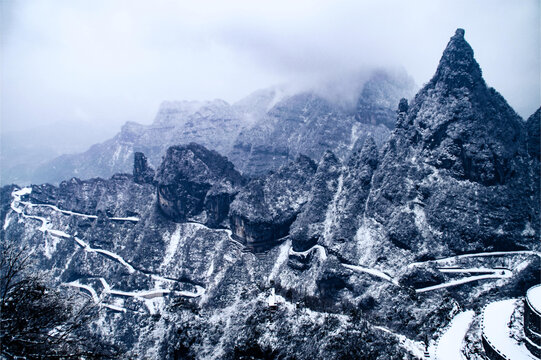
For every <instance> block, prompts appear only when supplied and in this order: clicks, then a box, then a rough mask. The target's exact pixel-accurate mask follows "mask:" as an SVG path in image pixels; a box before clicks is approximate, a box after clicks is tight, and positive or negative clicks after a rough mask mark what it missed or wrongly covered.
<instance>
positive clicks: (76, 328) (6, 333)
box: [0, 242, 119, 359]
mask: <svg viewBox="0 0 541 360" xmlns="http://www.w3.org/2000/svg"><path fill="white" fill-rule="evenodd" d="M98 309H99V308H98V307H96V306H95V305H93V304H90V303H89V302H85V303H83V304H81V303H76V302H75V301H73V299H66V298H64V297H62V296H61V294H60V293H59V291H58V290H52V289H51V288H49V287H48V286H47V285H46V283H45V279H43V278H40V277H39V275H37V274H35V273H33V272H31V271H30V267H29V255H28V252H27V251H26V250H25V249H20V248H18V247H16V246H15V245H14V244H13V243H12V242H2V243H0V357H2V358H7V359H14V358H26V359H69V358H77V359H79V358H81V357H84V358H116V357H118V356H119V351H118V350H117V349H115V348H114V347H112V346H111V345H109V344H107V343H105V342H104V341H103V340H102V339H100V338H99V337H98V336H96V335H95V334H92V333H91V332H90V331H89V330H88V328H87V327H86V325H87V324H88V321H89V320H90V319H92V317H93V316H94V315H95V314H96V313H97V311H98Z"/></svg>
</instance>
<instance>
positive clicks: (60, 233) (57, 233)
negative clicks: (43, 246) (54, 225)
mask: <svg viewBox="0 0 541 360" xmlns="http://www.w3.org/2000/svg"><path fill="white" fill-rule="evenodd" d="M47 232H48V233H49V234H51V235H53V236H56V237H60V238H67V239H69V238H71V235H68V234H66V233H65V232H63V231H60V230H54V229H47Z"/></svg>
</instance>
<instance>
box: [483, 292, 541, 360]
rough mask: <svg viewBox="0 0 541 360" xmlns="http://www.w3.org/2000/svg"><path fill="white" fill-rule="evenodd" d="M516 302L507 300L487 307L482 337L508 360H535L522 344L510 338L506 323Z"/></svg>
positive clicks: (515, 300)
mask: <svg viewBox="0 0 541 360" xmlns="http://www.w3.org/2000/svg"><path fill="white" fill-rule="evenodd" d="M518 301H520V300H517V299H509V300H502V301H496V302H493V303H490V304H489V305H487V306H486V307H485V309H484V311H483V336H484V338H485V339H486V340H487V342H488V343H489V344H491V346H492V347H493V348H495V349H497V350H498V352H500V353H501V354H503V355H504V356H505V357H507V358H508V359H536V357H535V356H533V355H532V354H531V353H530V351H529V350H528V349H527V348H526V346H525V345H524V344H519V343H518V342H516V340H515V339H513V338H512V337H510V333H509V331H510V329H509V326H508V323H509V322H510V320H511V315H512V314H513V311H515V307H516V306H517V302H518Z"/></svg>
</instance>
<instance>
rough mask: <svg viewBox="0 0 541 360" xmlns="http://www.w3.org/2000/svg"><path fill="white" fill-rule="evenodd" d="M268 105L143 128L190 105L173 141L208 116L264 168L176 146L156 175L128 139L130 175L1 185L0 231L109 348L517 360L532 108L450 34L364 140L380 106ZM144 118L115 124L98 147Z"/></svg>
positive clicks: (530, 235) (531, 192) (156, 354)
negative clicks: (413, 91)
mask: <svg viewBox="0 0 541 360" xmlns="http://www.w3.org/2000/svg"><path fill="white" fill-rule="evenodd" d="M263 95H264V96H263ZM262 98H265V99H267V100H264V101H263V100H261V101H259V100H258V99H262ZM273 99H274V98H273V96H271V95H269V94H268V93H265V92H264V93H262V96H261V97H260V96H259V95H257V96H255V97H254V98H252V100H250V101H247V103H249V105H248V106H247V107H248V108H252V109H253V108H254V105H253V104H254V103H259V104H260V105H261V109H263V108H268V110H261V113H262V114H264V115H263V116H264V119H265V120H260V119H256V120H254V121H253V122H252V127H251V128H250V129H249V130H247V129H245V128H242V127H237V126H235V125H234V124H235V121H234V120H233V119H231V121H226V120H224V119H225V118H227V117H228V116H226V115H224V114H229V113H228V111H229V110H227V109H229V107H228V106H226V105H224V104H223V103H222V102H212V104H206V105H201V104H194V103H175V104H168V105H164V107H163V108H162V110H161V114H162V115H160V117H159V121H156V122H155V124H154V125H153V126H155V128H156V129H161V128H162V127H167V126H171V127H172V128H171V129H176V126H177V125H175V124H180V123H182V124H186V123H187V122H189V120H186V115H185V114H186V113H192V112H193V111H194V110H193V109H194V108H197V109H199V110H197V112H198V115H193V116H194V117H193V119H203V118H206V119H209V121H208V122H205V121H202V123H201V124H199V125H197V124H196V123H195V122H194V123H193V127H197V129H198V131H196V132H194V133H193V134H192V135H190V136H199V135H200V134H202V133H204V131H205V130H204V127H205V126H207V125H208V124H210V123H213V122H214V121H219V122H220V123H221V125H222V126H223V127H226V126H230V129H232V130H231V131H232V132H233V133H235V134H238V137H237V138H235V139H234V140H233V141H231V142H230V143H229V144H230V146H232V149H236V151H237V154H239V155H238V158H242V156H241V155H240V154H241V152H244V154H249V157H248V159H250V160H249V161H248V162H247V164H248V165H245V166H246V167H245V171H246V172H247V171H248V170H246V169H252V170H250V171H252V172H253V173H258V172H259V171H262V169H263V163H264V162H266V161H268V159H271V158H273V159H275V160H276V161H275V162H273V163H271V165H272V166H273V167H278V168H277V170H275V171H271V172H268V173H266V175H265V176H260V177H252V178H246V177H244V176H243V175H241V173H240V172H239V171H237V170H236V169H235V167H234V165H235V162H234V161H232V162H230V161H229V160H228V159H227V158H226V157H224V156H222V155H220V154H219V153H218V152H216V151H213V150H209V149H207V148H206V147H205V146H204V144H203V145H201V144H199V145H198V144H187V145H181V146H173V147H169V148H168V150H166V156H165V157H164V159H163V161H162V162H161V163H160V164H159V167H157V170H156V171H155V170H154V168H153V166H151V165H150V164H149V163H148V162H147V159H146V157H145V156H144V155H143V154H142V153H137V154H136V155H134V156H133V159H134V160H132V162H133V176H132V175H127V174H117V175H114V176H113V177H111V178H110V179H109V180H103V179H91V180H79V179H76V178H74V179H71V180H65V181H63V182H61V183H60V184H59V185H58V186H53V185H48V184H45V185H34V186H32V187H27V188H19V187H17V186H6V187H3V188H2V189H1V194H0V198H1V208H2V217H1V221H2V224H3V226H2V230H1V232H0V235H1V237H2V238H1V240H2V243H8V242H15V243H17V244H18V245H19V246H27V247H28V249H31V252H30V257H31V259H32V260H33V263H32V269H33V270H34V271H36V272H41V273H42V274H43V275H44V276H46V277H47V278H48V279H49V285H50V286H51V287H55V288H58V289H61V291H62V292H64V293H66V294H74V295H75V296H80V297H87V298H88V299H89V301H91V302H92V303H95V304H96V306H97V307H99V308H100V309H101V310H100V312H99V317H98V318H97V319H95V320H94V321H93V322H92V323H91V324H90V325H89V326H90V328H91V329H92V331H94V332H95V333H96V334H98V335H101V336H103V337H107V338H109V339H112V340H113V341H114V342H115V345H117V346H118V347H119V348H120V349H122V351H123V356H124V357H126V358H129V357H133V358H141V359H142V358H164V359H193V358H197V359H254V358H256V359H260V358H262V359H274V358H284V359H309V358H322V359H351V358H359V359H423V358H424V359H426V358H430V359H442V358H452V359H460V358H461V357H463V358H467V359H479V360H480V359H485V358H486V357H487V356H488V357H489V358H491V359H492V358H494V359H496V358H497V356H500V355H501V354H503V356H504V358H505V356H506V357H507V358H511V359H512V358H513V356H514V354H521V356H526V357H525V358H529V356H530V355H531V358H532V359H535V357H534V355H532V353H531V352H530V350H529V349H530V348H535V346H537V344H536V343H535V338H534V337H533V335H532V332H531V331H530V330H531V329H534V328H535V326H534V325H531V324H530V323H531V321H529V319H530V318H528V319H525V317H524V315H523V313H524V311H525V310H524V309H526V310H527V311H529V310H528V309H529V308H528V307H527V306H525V305H524V302H523V301H521V299H523V297H524V295H525V294H526V291H527V290H528V289H529V288H530V287H532V286H533V285H536V284H539V282H540V278H539V274H540V258H541V252H540V251H541V244H540V243H539V237H540V231H541V229H540V216H539V168H540V165H539V164H540V162H539V137H538V133H536V131H538V130H539V128H538V125H539V114H540V111H537V112H536V114H534V115H533V116H532V117H531V118H530V119H529V120H528V121H527V122H526V123H525V122H523V121H522V119H520V118H519V117H518V116H517V115H516V113H515V112H514V111H513V110H512V109H511V108H510V107H509V105H507V103H506V102H505V100H504V99H503V97H501V95H499V94H498V93H497V92H496V91H495V90H494V89H492V88H489V87H487V85H486V83H485V82H484V80H483V78H482V76H481V69H480V67H479V65H478V64H477V62H476V61H475V59H474V56H473V50H472V49H471V47H470V46H469V44H468V43H467V42H466V40H465V38H464V31H463V30H461V29H458V30H457V32H456V34H455V35H454V36H453V37H452V38H451V40H450V42H449V43H448V45H447V47H446V49H445V51H444V53H443V56H442V58H441V61H440V64H439V66H438V68H437V70H436V73H435V75H434V77H433V78H432V80H430V81H429V82H428V83H427V84H426V85H425V86H424V87H423V88H422V89H421V90H420V91H419V92H418V94H417V95H416V96H415V98H414V99H413V100H412V101H411V102H409V103H408V101H407V100H406V99H402V100H401V101H400V102H399V103H397V107H398V111H396V112H395V118H396V123H395V124H396V126H395V127H394V130H392V133H391V134H390V136H389V138H388V139H387V140H386V141H385V142H384V145H383V147H382V148H381V149H378V146H377V144H378V141H383V139H382V138H380V139H379V140H378V138H377V132H376V131H375V130H374V129H376V128H378V127H381V126H386V125H384V124H383V123H384V121H383V120H381V119H382V118H380V117H379V116H380V115H374V117H373V118H371V117H368V118H363V117H362V116H361V112H357V110H356V111H355V113H348V115H347V116H345V117H343V116H342V115H344V114H346V113H345V112H342V113H338V112H337V111H338V110H336V109H337V108H336V107H334V106H333V105H332V104H331V103H329V101H328V100H325V99H324V98H322V97H318V96H316V95H314V94H297V95H294V96H290V97H286V98H284V99H282V100H279V101H277V102H276V103H275V104H273V101H274V100H273ZM245 104H246V103H245ZM359 104H360V105H359V106H358V108H361V107H363V106H366V103H363V104H361V102H359ZM377 104H379V105H381V104H384V103H382V102H379V101H378V102H374V103H373V106H374V107H377V106H379V105H377ZM167 109H173V110H167ZM209 109H212V110H209ZM218 109H221V110H218ZM383 109H384V107H382V108H379V110H381V111H379V110H378V112H373V114H384V113H385V111H384V110H383ZM341 111H342V110H341ZM343 111H345V110H343ZM180 113H182V114H184V115H179V116H178V117H177V116H176V114H180ZM217 113H220V116H217V115H216V114H217ZM204 114H206V115H204ZM324 115H325V116H324ZM205 116H206V117H205ZM382 116H383V115H382ZM189 117H190V116H188V118H189ZM360 119H361V120H362V119H364V120H362V121H361V120H360ZM260 121H262V122H260ZM350 121H351V123H350ZM267 123H268V124H269V125H268V127H267V128H266V127H265V124H267ZM334 123H336V124H335V125H336V126H335V127H333V126H332V124H334ZM204 124H207V125H204ZM347 124H351V128H349V133H348V130H347V129H348V126H349V125H347ZM536 124H537V125H536ZM364 125H366V126H371V127H363V126H364ZM182 126H183V127H182V128H183V129H186V128H187V127H186V125H182ZM355 127H357V128H358V129H362V132H363V134H364V135H362V136H361V135H359V137H358V138H357V137H352V129H353V128H355ZM150 129H152V127H141V126H140V125H134V124H130V125H127V126H126V128H125V129H124V130H123V132H122V133H121V134H119V135H118V136H117V137H116V138H115V140H114V142H113V141H111V143H110V144H114V143H116V142H118V143H120V139H121V138H124V139H127V140H126V143H127V144H129V145H126V148H129V147H130V146H133V144H135V143H136V141H134V140H133V139H137V138H138V137H141V138H144V137H147V136H150V135H149V134H150ZM208 129H211V126H208ZM367 129H371V130H370V133H371V134H372V136H368V133H369V131H368V130H367ZM159 131H161V130H159ZM159 131H158V132H159ZM171 131H172V130H171ZM294 131H297V132H296V133H295V134H292V133H293V132H294ZM388 131H390V130H388ZM211 132H212V130H209V132H208V133H209V134H210V133H211ZM128 133H132V134H135V135H134V136H133V137H126V136H127V134H128ZM262 134H268V136H272V137H270V138H268V139H267V137H265V136H263V135H262ZM299 134H303V135H302V136H301V137H299ZM310 134H312V139H318V140H313V141H316V142H324V143H323V144H324V146H321V144H320V146H319V147H317V149H316V148H315V147H312V145H313V144H314V143H312V145H310V144H309V139H307V138H308V137H309V135H310ZM339 134H343V135H339ZM340 136H343V137H342V138H341V139H346V138H347V139H349V140H348V141H349V142H345V140H343V141H342V142H340V141H337V140H336V139H340ZM365 138H366V139H365ZM201 139H202V141H203V138H201ZM240 139H244V140H242V141H243V142H242V144H244V145H243V146H240V145H239V142H240V141H241V140H240ZM254 139H259V140H261V142H260V143H259V144H263V143H265V144H266V145H265V147H264V148H263V149H256V146H255V145H254V144H255V143H256V141H255V140H254ZM272 139H275V141H271V140H272ZM295 139H297V140H295ZM359 139H360V140H359ZM259 140H258V141H259ZM353 140H354V141H353ZM204 141H213V140H212V139H205V140H204ZM149 143H150V142H149ZM130 144H131V145H130ZM292 144H296V146H297V147H295V149H296V150H293V145H292ZM248 145H249V146H248ZM258 146H259V145H258ZM261 146H263V145H261ZM113 148H114V145H111V148H110V149H113ZM157 148H158V142H156V149H157ZM286 148H287V153H286V151H285V150H284V149H286ZM324 148H327V149H331V151H325V150H321V149H324ZM346 148H347V151H346V150H345V149H346ZM131 149H132V150H131V151H135V148H133V147H132V148H131ZM310 149H312V150H311V151H313V152H312V153H309V151H308V150H310ZM98 150H99V149H98ZM98 150H96V151H98ZM297 150H298V153H301V152H304V151H306V152H307V153H309V154H310V155H312V156H313V158H314V159H315V160H317V161H314V159H311V158H310V157H307V156H305V155H300V154H298V153H297V152H296V151H297ZM100 151H101V150H100ZM281 152H282V156H281V157H278V155H279V154H280V153H281ZM348 152H349V153H348ZM151 153H152V152H151ZM123 154H125V153H123ZM318 154H319V155H318ZM294 155H295V157H294V158H293V159H291V158H292V157H293V156H294ZM122 156H124V155H119V156H118V158H117V159H120V158H122ZM151 156H152V155H149V158H151ZM235 156H237V155H234V156H231V158H232V159H235ZM126 161H128V160H126ZM154 165H155V164H154ZM538 293H541V292H532V296H536V295H535V294H538ZM536 299H537V300H536V301H539V302H540V303H541V299H538V298H536ZM534 300H535V299H533V300H532V301H534ZM536 301H534V304H537V303H538V302H536ZM526 303H527V304H528V302H526ZM487 305H488V306H487ZM528 314H530V312H528ZM528 316H530V315H528ZM534 320H535V319H534ZM491 324H498V325H497V326H493V325H491ZM487 326H489V327H490V328H489V329H487ZM532 326H533V327H532ZM530 327H531V329H530ZM525 328H528V329H529V330H526V332H527V334H528V336H529V337H528V339H530V337H532V338H534V340H533V341H534V342H532V340H527V339H526V337H525V334H524V331H525V330H524V329H525ZM534 330H535V329H534ZM534 332H535V331H534ZM534 335H535V334H534ZM527 341H530V342H531V344H530V343H529V344H528V347H526V345H524V343H525V342H527ZM532 344H533V345H532ZM494 354H500V355H494ZM493 356H496V357H493Z"/></svg>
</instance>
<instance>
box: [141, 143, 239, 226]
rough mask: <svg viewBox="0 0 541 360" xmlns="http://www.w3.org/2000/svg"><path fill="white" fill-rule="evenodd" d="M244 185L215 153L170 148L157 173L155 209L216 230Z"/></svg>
mask: <svg viewBox="0 0 541 360" xmlns="http://www.w3.org/2000/svg"><path fill="white" fill-rule="evenodd" d="M136 165H137V164H136ZM244 182H245V180H244V178H243V177H242V176H241V175H240V174H239V173H238V172H237V171H236V170H235V169H234V167H233V164H232V163H230V162H229V161H228V160H227V158H225V157H223V156H221V155H220V154H218V153H217V152H215V151H210V150H207V149H206V148H204V147H203V146H201V145H198V144H195V143H192V144H189V145H187V146H172V147H170V148H169V149H168V150H167V153H166V155H165V157H164V159H163V162H162V164H161V165H160V167H159V168H158V170H157V172H156V183H157V192H158V205H159V207H160V209H161V210H162V211H163V212H164V213H165V214H166V215H167V216H169V217H170V218H172V219H173V220H175V221H186V220H187V219H198V220H199V222H201V223H204V224H207V225H209V226H213V227H215V226H218V225H219V224H220V223H221V222H222V221H223V220H225V218H226V217H227V214H228V212H229V204H230V202H231V201H232V200H233V198H234V196H235V195H236V193H237V192H238V191H239V189H240V186H242V185H243V184H244Z"/></svg>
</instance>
